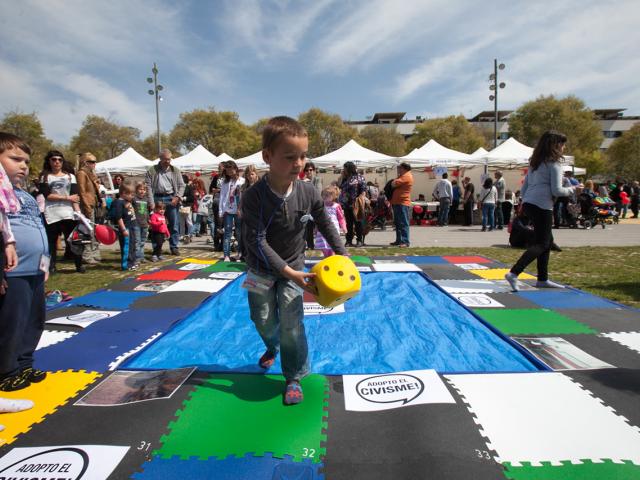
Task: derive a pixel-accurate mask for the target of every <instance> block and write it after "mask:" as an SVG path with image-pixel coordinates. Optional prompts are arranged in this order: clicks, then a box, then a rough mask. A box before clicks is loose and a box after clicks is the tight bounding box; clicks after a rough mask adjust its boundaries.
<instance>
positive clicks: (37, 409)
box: [0, 371, 100, 445]
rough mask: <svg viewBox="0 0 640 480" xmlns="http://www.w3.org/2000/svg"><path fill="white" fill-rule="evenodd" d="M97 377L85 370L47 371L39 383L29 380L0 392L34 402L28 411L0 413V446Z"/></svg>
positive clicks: (97, 374) (39, 420) (54, 409)
mask: <svg viewBox="0 0 640 480" xmlns="http://www.w3.org/2000/svg"><path fill="white" fill-rule="evenodd" d="M99 376H100V374H99V373H97V372H85V371H79V372H71V371H69V372H53V373H51V372H50V373H49V374H48V375H47V378H45V379H44V380H43V381H42V382H40V383H32V384H31V385H30V386H29V387H27V388H24V389H22V390H18V391H17V392H0V394H1V395H2V396H3V397H5V398H21V399H28V400H32V401H33V403H34V404H35V405H34V407H33V408H32V409H30V410H24V411H22V412H17V413H0V425H4V426H5V429H4V430H3V431H1V432H0V445H4V444H9V443H12V442H14V441H15V439H16V438H17V436H18V435H20V434H21V433H25V432H27V431H28V430H29V429H30V428H31V426H32V425H33V424H35V423H39V422H41V421H42V419H43V418H44V417H45V416H47V415H50V414H52V413H53V412H55V411H56V409H57V408H58V407H60V406H61V405H64V404H65V403H66V402H67V400H69V399H70V398H72V397H74V396H75V395H76V394H77V393H78V392H79V391H80V390H83V389H84V388H85V387H86V386H87V385H89V384H90V383H91V382H93V381H94V380H95V379H96V378H98V377H99Z"/></svg>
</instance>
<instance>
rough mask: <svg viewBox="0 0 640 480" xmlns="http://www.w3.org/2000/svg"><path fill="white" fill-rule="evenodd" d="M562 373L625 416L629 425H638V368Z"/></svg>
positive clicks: (639, 417)
mask: <svg viewBox="0 0 640 480" xmlns="http://www.w3.org/2000/svg"><path fill="white" fill-rule="evenodd" d="M563 373H564V374H566V375H568V376H569V377H571V378H572V379H574V380H575V381H577V382H578V383H580V384H581V385H582V386H583V387H585V388H586V389H587V390H589V391H590V392H591V393H592V394H593V395H595V396H596V397H598V398H599V399H600V400H602V401H603V402H604V404H605V405H608V406H610V407H611V408H613V409H614V410H615V412H616V413H617V414H618V415H622V416H623V417H625V418H626V419H627V420H628V421H629V423H630V424H631V425H633V426H636V427H640V405H639V404H638V395H640V370H636V369H627V368H607V369H601V370H580V371H570V372H563Z"/></svg>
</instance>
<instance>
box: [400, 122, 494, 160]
mask: <svg viewBox="0 0 640 480" xmlns="http://www.w3.org/2000/svg"><path fill="white" fill-rule="evenodd" d="M431 139H433V140H435V141H436V142H438V143H439V144H441V145H443V146H445V147H447V148H451V149H453V150H458V151H459V152H464V153H473V152H474V151H476V150H477V149H478V148H480V147H483V146H485V143H486V142H485V138H484V136H483V135H482V133H480V131H479V130H478V129H477V128H476V127H474V126H473V125H471V124H470V123H469V122H468V121H467V119H466V118H465V117H464V115H457V116H455V115H451V116H449V117H445V118H433V119H429V120H425V121H424V122H422V123H421V124H420V125H418V126H417V127H416V131H415V134H414V135H413V136H412V137H411V138H410V139H409V142H408V148H407V150H413V149H414V148H420V147H422V146H423V145H424V144H425V143H427V142H428V141H429V140H431Z"/></svg>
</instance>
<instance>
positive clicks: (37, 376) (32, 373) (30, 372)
mask: <svg viewBox="0 0 640 480" xmlns="http://www.w3.org/2000/svg"><path fill="white" fill-rule="evenodd" d="M20 376H21V377H23V378H26V379H27V380H29V382H31V383H40V382H41V381H43V380H44V379H45V378H47V372H43V371H42V370H38V369H37V368H33V367H29V368H25V369H24V370H22V372H20Z"/></svg>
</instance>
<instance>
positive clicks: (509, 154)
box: [479, 137, 574, 168]
mask: <svg viewBox="0 0 640 480" xmlns="http://www.w3.org/2000/svg"><path fill="white" fill-rule="evenodd" d="M532 154H533V148H531V147H527V146H526V145H524V144H522V143H520V142H519V141H517V140H516V139H515V138H513V137H510V138H508V139H507V140H505V141H504V142H502V143H501V144H500V145H498V146H497V147H496V148H494V149H493V150H491V151H490V152H488V153H486V154H485V155H483V156H482V157H479V160H482V162H483V163H484V164H485V165H486V166H487V167H499V168H519V167H526V166H527V165H529V159H530V158H531V155H532ZM573 160H574V158H573V157H572V156H571V155H565V157H564V163H565V164H566V165H573Z"/></svg>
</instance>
